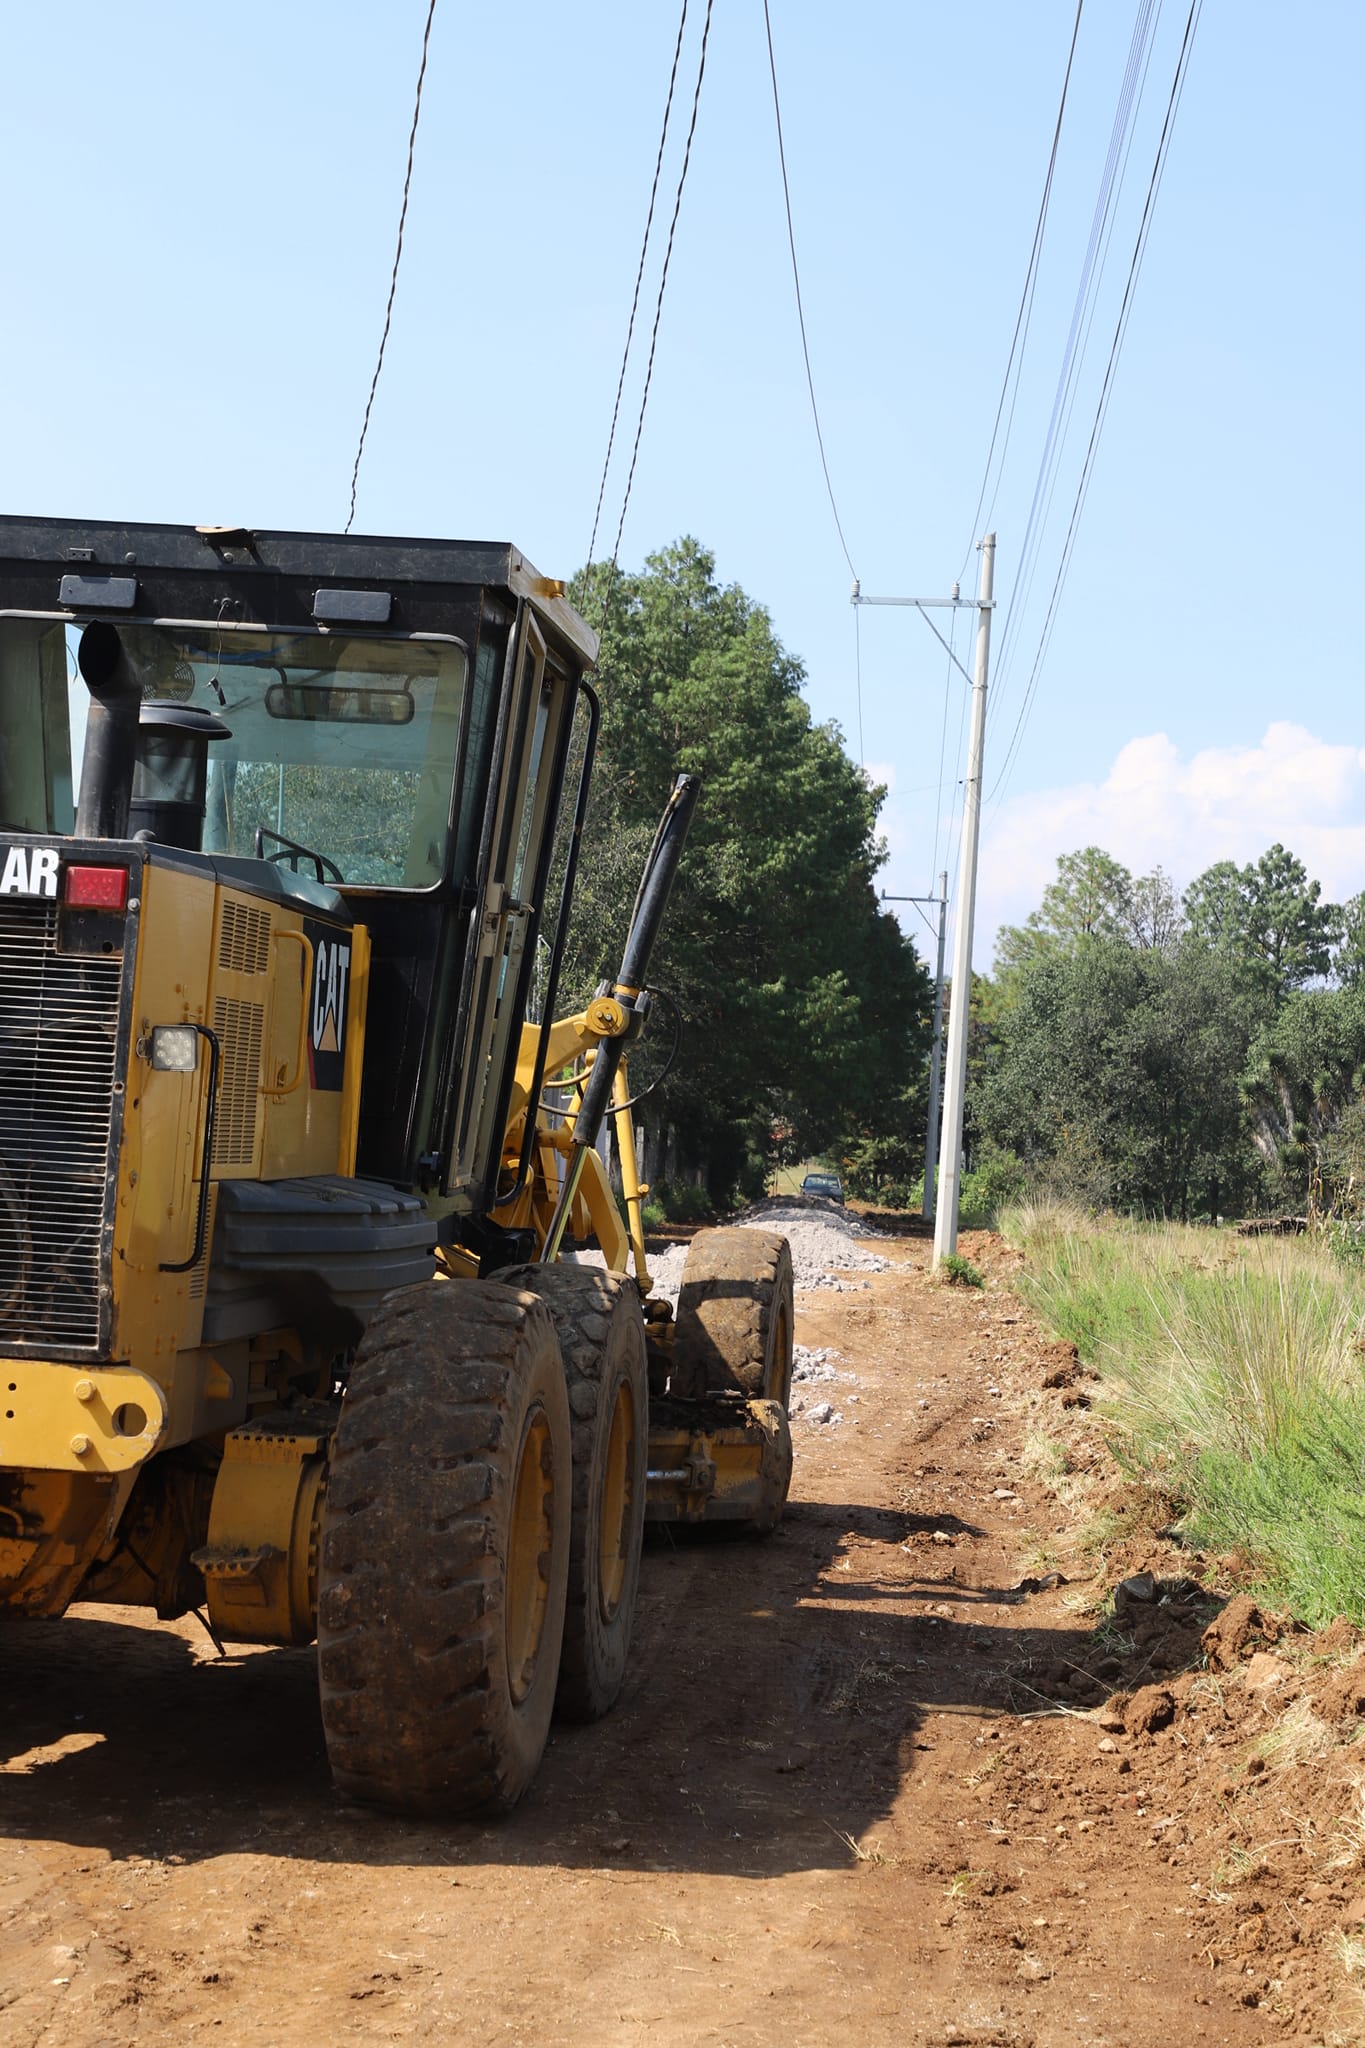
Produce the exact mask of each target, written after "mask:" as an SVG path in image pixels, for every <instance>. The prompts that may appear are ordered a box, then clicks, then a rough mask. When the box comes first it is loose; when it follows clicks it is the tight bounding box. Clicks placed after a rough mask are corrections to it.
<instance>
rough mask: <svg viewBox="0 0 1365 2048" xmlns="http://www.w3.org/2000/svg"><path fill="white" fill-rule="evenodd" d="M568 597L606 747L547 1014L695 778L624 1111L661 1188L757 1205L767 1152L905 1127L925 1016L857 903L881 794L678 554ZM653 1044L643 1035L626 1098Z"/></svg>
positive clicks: (766, 649)
mask: <svg viewBox="0 0 1365 2048" xmlns="http://www.w3.org/2000/svg"><path fill="white" fill-rule="evenodd" d="M571 594H572V597H573V601H574V603H575V604H576V605H577V607H578V609H579V610H580V611H581V612H582V614H583V616H584V617H585V618H586V619H587V620H588V621H589V623H590V624H591V625H593V626H594V627H597V626H599V625H600V626H601V629H602V651H601V657H600V663H599V678H598V680H599V687H600V691H601V697H602V733H601V740H600V744H599V752H598V761H597V767H596V772H595V775H594V779H593V795H592V807H591V812H590V816H589V820H588V825H587V829H586V831H585V834H584V851H583V857H582V867H581V871H580V878H579V886H578V889H577V892H576V899H575V912H574V920H573V925H572V929H571V941H570V948H569V954H568V958H567V962H566V976H565V986H564V989H563V991H562V992H561V993H562V995H564V996H567V997H568V998H569V1000H570V1002H578V1001H581V1000H583V999H584V998H585V997H586V995H587V994H589V993H591V990H592V988H593V987H594V986H595V984H596V982H597V980H598V979H599V977H600V976H602V975H604V974H609V973H612V972H613V971H614V969H615V966H616V964H617V962H618V959H619V953H620V946H621V941H622V938H623V935H624V931H625V926H626V921H627V918H628V915H629V910H630V905H631V901H632V898H633V894H634V889H635V884H636V881H637V880H638V877H639V872H640V868H641V866H642V863H643V861H644V858H645V854H646V852H647V850H648V846H649V841H650V838H651V835H652V833H653V831H654V827H655V824H656V822H657V819H658V815H659V810H660V808H661V805H662V802H663V799H664V797H665V795H666V794H667V791H668V789H669V787H670V785H671V782H672V778H673V776H674V774H675V773H677V772H679V771H684V770H685V771H689V772H693V773H697V774H699V775H700V776H701V777H702V781H703V791H702V799H701V805H700V808H699V810H698V813H697V817H696V822H695V824H694V825H693V828H692V834H691V838H690V840H689V843H688V848H687V852H686V855H685V858H684V861H683V866H682V870H681V873H680V875H679V880H678V884H677V888H676V891H675V895H674V899H673V904H672V907H671V910H670V913H669V917H668V921H667V924H666V927H665V930H664V934H663V937H662V940H661V943H660V947H659V952H658V954H657V956H656V959H655V962H654V966H653V970H652V978H653V979H655V980H656V981H657V982H658V983H659V984H660V985H661V986H663V987H664V988H666V989H668V990H670V991H671V992H672V994H673V996H674V998H675V999H676V1001H677V1004H678V1006H679V1009H680V1012H681V1016H682V1023H683V1032H684V1043H683V1047H682V1050H681V1054H680V1056H679V1058H678V1061H677V1063H676V1065H675V1066H674V1067H673V1068H672V1070H671V1071H670V1072H669V1073H668V1074H667V1075H666V1076H665V1077H664V1079H663V1080H662V1082H661V1083H660V1085H659V1086H658V1088H657V1089H656V1091H655V1092H654V1093H653V1094H652V1095H651V1096H650V1097H649V1098H648V1100H647V1101H646V1102H645V1103H643V1104H642V1105H641V1110H640V1115H641V1117H642V1118H643V1119H644V1120H645V1122H646V1125H647V1128H648V1130H649V1132H650V1134H651V1136H652V1138H653V1140H654V1145H653V1151H654V1157H655V1160H656V1161H657V1159H658V1157H659V1154H660V1151H661V1149H662V1148H663V1142H664V1141H665V1140H666V1142H667V1152H668V1157H669V1160H670V1163H671V1165H672V1166H673V1168H674V1170H675V1171H679V1172H687V1173H689V1174H692V1175H700V1176H702V1177H703V1178H704V1179H705V1180H706V1182H707V1184H708V1186H709V1188H710V1190H711V1193H712V1194H713V1196H715V1197H717V1198H722V1197H724V1196H726V1195H728V1194H730V1193H731V1192H733V1191H734V1190H735V1189H736V1188H747V1189H749V1190H750V1191H754V1190H756V1189H757V1188H759V1187H761V1185H762V1180H763V1175H764V1172H765V1169H766V1166H767V1164H768V1163H769V1162H770V1160H771V1159H772V1157H773V1156H774V1151H775V1149H776V1148H779V1147H780V1148H782V1149H784V1150H785V1151H786V1152H787V1154H788V1155H789V1156H793V1157H798V1158H799V1157H801V1156H803V1155H805V1154H808V1153H812V1152H821V1151H825V1150H827V1149H830V1148H835V1149H839V1148H843V1147H847V1146H850V1145H854V1144H858V1143H868V1142H871V1141H872V1140H873V1139H874V1138H875V1137H876V1136H877V1135H878V1134H880V1133H881V1132H882V1131H883V1130H884V1129H885V1128H886V1127H887V1125H888V1124H889V1123H891V1124H893V1123H895V1121H896V1120H897V1118H898V1117H903V1116H906V1115H908V1114H910V1113H911V1112H910V1111H909V1110H908V1109H907V1108H906V1105H905V1102H904V1100H903V1098H904V1096H905V1091H906V1089H907V1082H908V1079H910V1080H917V1079H918V1077H919V1076H921V1075H922V1074H923V1071H924V1067H925V1063H926V1057H927V1049H928V1038H929V1031H930V1018H931V1011H932V1000H933V992H932V987H931V984H930V981H929V977H928V976H927V974H926V972H925V969H924V967H923V965H922V963H921V962H920V961H919V959H918V958H917V956H916V954H915V950H914V948H913V946H912V945H911V944H910V942H909V941H908V940H907V939H906V938H905V937H904V936H903V935H902V933H901V930H900V926H899V924H898V923H897V922H896V920H895V919H894V918H893V917H891V916H890V915H888V914H887V913H886V912H884V911H883V910H882V909H881V908H880V905H879V903H878V898H877V892H876V889H875V887H874V876H875V875H876V872H877V870H878V868H879V866H880V865H881V862H882V859H883V857H884V855H883V848H882V846H881V843H880V841H879V839H878V837H877V813H878V809H879V807H880V804H881V802H882V799H883V796H884V794H885V792H884V791H883V790H881V789H878V788H876V787H874V786H872V785H870V784H869V782H868V780H867V778H866V776H865V775H864V774H863V773H862V771H861V770H860V769H859V768H858V767H857V766H856V765H855V763H853V762H852V761H851V760H850V759H849V757H848V755H847V754H846V753H845V751H844V748H843V745H842V741H841V738H840V734H839V731H838V728H837V727H836V726H835V725H833V724H828V725H821V724H817V723H815V722H814V721H813V720H812V718H811V715H810V711H809V708H808V706H807V704H806V702H805V700H804V699H803V697H802V696H801V694H800V691H801V683H802V681H803V679H804V670H803V668H802V665H801V663H800V662H799V661H798V660H797V659H796V658H795V657H794V656H792V655H791V654H789V653H788V652H787V651H786V649H785V648H784V647H783V646H782V644H781V642H780V640H779V639H778V638H777V636H776V634H775V632H774V630H773V625H772V621H771V619H770V618H769V615H768V613H767V612H766V611H765V610H764V608H763V606H762V605H760V604H757V603H755V602H754V600H753V599H752V598H750V597H748V596H747V595H746V594H745V592H744V591H743V590H741V589H740V588H739V587H738V585H736V584H722V583H720V582H718V581H717V578H716V569H715V561H714V558H713V556H712V555H710V554H709V553H708V552H707V551H706V549H704V548H703V547H701V546H700V545H699V544H698V543H697V542H696V541H694V540H689V539H684V540H681V541H679V542H678V543H676V545H674V546H672V547H669V548H666V549H664V550H662V551H661V552H660V553H658V554H655V555H651V556H650V557H649V558H648V561H647V563H646V566H645V568H644V569H643V570H642V571H641V572H640V573H639V574H636V575H625V574H615V575H613V574H612V573H611V572H609V571H608V569H607V568H606V567H605V565H598V564H595V565H593V566H592V567H591V568H590V569H588V570H586V571H584V572H582V573H581V574H580V575H579V576H578V577H577V578H576V579H575V582H574V585H573V587H572V592H571ZM561 1007H562V1004H561ZM668 1038H669V1031H668V1027H667V1024H666V1022H665V1020H664V1018H663V1017H662V1016H660V1017H659V1020H658V1022H657V1024H656V1025H655V1026H654V1027H653V1029H652V1032H651V1037H650V1041H649V1044H648V1047H647V1048H642V1049H641V1056H640V1058H639V1059H638V1060H637V1061H636V1062H635V1063H634V1066H633V1069H632V1073H633V1081H632V1085H635V1079H634V1077H635V1076H636V1075H639V1076H641V1077H644V1078H649V1077H650V1076H651V1075H652V1074H653V1073H656V1072H657V1071H658V1067H659V1063H660V1054H661V1049H662V1048H664V1047H666V1045H667V1041H668ZM653 1170H655V1171H657V1166H656V1167H655V1168H654V1169H653Z"/></svg>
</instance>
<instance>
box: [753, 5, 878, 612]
mask: <svg viewBox="0 0 1365 2048" xmlns="http://www.w3.org/2000/svg"><path fill="white" fill-rule="evenodd" d="M763 26H764V28H765V29H766V30H767V33H768V70H769V72H770V74H771V76H772V81H773V115H774V118H775V119H776V122H777V160H778V163H779V164H780V165H781V168H782V199H783V204H784V205H785V207H786V209H787V246H788V248H789V249H790V250H791V258H792V283H793V284H794V285H795V287H796V317H797V321H798V323H799V324H800V328H801V354H802V356H803V357H804V358H805V364H806V389H807V390H808V391H809V393H810V410H811V418H812V419H813V420H814V422H815V439H816V442H817V444H818V446H819V449H820V467H821V469H822V470H823V471H824V473H825V489H826V491H827V492H828V494H829V509H830V511H831V512H832V513H833V514H834V524H835V527H836V529H837V530H838V534H839V545H840V547H841V548H842V549H843V551H844V560H845V561H846V562H847V563H848V573H849V575H850V576H851V577H852V578H853V580H854V582H855V583H856V582H857V580H858V572H857V570H856V569H855V568H854V566H853V557H852V555H850V553H849V551H848V542H847V541H846V540H845V539H844V524H843V521H842V520H841V519H840V517H839V507H838V505H837V504H836V503H835V500H834V485H833V484H832V483H831V482H830V477H829V462H828V460H827V458H826V456H825V437H824V435H823V434H822V433H821V431H820V408H819V406H818V405H817V404H816V402H815V379H814V377H813V376H812V375H811V367H810V344H809V343H808V342H807V340H806V312H805V307H804V306H803V305H802V303H801V272H800V270H799V268H798V267H797V261H796V231H795V229H794V228H793V227H792V196H791V188H790V186H789V185H788V183H787V152H786V149H785V148H784V146H783V142H782V102H781V100H780V98H779V97H778V91H777V59H776V58H775V57H774V55H773V24H772V17H771V15H770V14H769V11H768V0H763Z"/></svg>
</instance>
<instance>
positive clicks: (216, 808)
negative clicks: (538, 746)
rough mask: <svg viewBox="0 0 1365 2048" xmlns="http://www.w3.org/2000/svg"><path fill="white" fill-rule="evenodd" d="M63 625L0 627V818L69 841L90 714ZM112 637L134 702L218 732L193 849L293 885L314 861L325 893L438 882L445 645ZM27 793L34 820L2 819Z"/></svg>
mask: <svg viewBox="0 0 1365 2048" xmlns="http://www.w3.org/2000/svg"><path fill="white" fill-rule="evenodd" d="M80 630H81V629H80V628H79V627H78V626H71V625H66V624H56V625H54V624H52V623H51V622H49V621H38V620H29V619H6V620H3V621H0V697H2V698H3V709H4V713H5V717H4V721H3V727H4V730H5V733H6V743H0V822H5V823H13V824H17V825H20V826H21V827H23V828H24V829H28V830H42V829H44V828H46V829H49V830H52V829H55V830H58V831H62V830H66V831H69V830H70V829H71V823H70V819H71V805H72V796H73V790H74V789H75V788H76V787H77V786H78V785H79V781H80V764H81V755H82V750H83V741H84V733H85V716H86V707H87V705H88V702H89V699H88V695H87V692H86V688H85V685H84V683H83V682H82V681H81V679H80V676H79V674H78V673H77V670H76V649H77V645H78V642H79V637H80ZM118 634H119V638H120V640H121V641H122V642H123V646H124V651H125V653H126V655H127V658H128V661H129V663H130V665H131V667H132V669H133V671H134V673H135V674H136V676H137V677H138V680H139V682H140V683H141V685H142V694H143V697H144V699H159V700H161V701H163V702H165V701H167V700H170V701H174V702H180V703H186V704H192V705H195V706H197V707H198V708H200V709H202V710H205V711H212V712H214V713H216V714H217V716H218V717H219V718H221V719H222V721H223V723H224V724H225V725H226V726H227V728H228V731H229V734H230V737H229V738H227V739H218V740H214V741H213V742H212V744H211V746H210V748H209V775H208V795H207V811H206V816H205V819H204V849H205V851H206V852H210V853H232V854H242V855H247V856H251V855H253V854H263V855H264V856H265V858H267V859H274V860H278V861H282V862H284V863H285V864H286V865H289V866H294V867H299V868H302V869H303V870H304V871H305V872H313V871H314V869H315V867H316V865H317V864H318V863H319V862H320V863H321V865H322V869H323V872H324V873H325V876H326V879H328V880H329V881H337V880H340V881H344V882H347V883H352V884H359V885H361V886H365V885H369V886H371V887H380V888H389V889H392V888H408V889H422V888H429V887H430V886H431V885H432V884H433V883H435V882H438V881H439V880H440V879H441V876H442V874H443V873H444V871H445V866H446V855H447V848H448V841H449V836H450V821H451V790H452V784H453V780H454V771H455V758H456V751H457V746H458V741H459V729H460V715H461V709H462V706H463V701H464V692H465V686H466V661H465V652H464V649H463V648H462V647H461V646H460V645H459V643H458V642H456V641H453V640H448V639H384V638H380V637H373V636H369V635H365V634H348V633H346V632H344V631H338V632H332V633H265V632H243V631H237V630H233V629H231V628H224V629H222V630H219V629H217V628H212V627H181V626H148V625H141V624H133V623H132V622H127V623H124V622H122V621H120V622H119V625H118ZM25 733H26V734H27V738H26V739H25V737H24V734H25ZM7 755H8V759H7V758H6V756H7ZM40 763H41V780H39V779H38V778H37V777H35V776H33V773H32V771H33V770H34V769H36V768H38V767H39V764H40ZM7 783H13V784H14V785H15V787H14V789H13V790H11V791H8V792H7V789H6V784H7ZM21 785H23V786H24V788H25V789H26V790H27V792H28V794H27V795H25V796H21V794H20V786H21ZM40 789H41V790H42V791H43V794H44V795H45V797H46V803H45V805H44V809H45V810H46V813H47V815H46V817H45V818H43V819H41V820H39V819H37V818H36V817H35V818H34V819H33V820H31V821H30V819H29V818H28V816H27V815H25V816H22V817H21V816H19V815H17V814H16V815H13V816H10V815H8V814H9V813H11V812H15V813H17V812H18V811H24V812H25V813H27V811H29V810H32V809H33V808H34V799H35V798H36V797H37V795H38V792H39V790H40ZM11 799H12V800H11Z"/></svg>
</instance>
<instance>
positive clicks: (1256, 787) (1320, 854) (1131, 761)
mask: <svg viewBox="0 0 1365 2048" xmlns="http://www.w3.org/2000/svg"><path fill="white" fill-rule="evenodd" d="M1276 840H1280V841H1281V842H1282V843H1283V844H1284V845H1285V846H1287V847H1289V849H1290V850H1291V852H1293V853H1296V854H1297V855H1298V856H1299V858H1300V860H1302V861H1303V863H1304V865H1305V866H1306V867H1307V869H1308V872H1309V874H1310V875H1311V876H1313V877H1314V878H1315V879H1316V880H1317V881H1319V882H1321V883H1322V887H1323V893H1324V894H1325V895H1326V896H1328V897H1331V898H1332V899H1333V900H1335V901H1337V902H1340V901H1341V900H1342V898H1343V897H1346V896H1352V895H1355V894H1356V892H1357V891H1358V890H1361V889H1365V749H1362V748H1359V747H1352V746H1337V745H1333V744H1332V743H1331V742H1329V741H1327V740H1323V739H1319V738H1318V737H1317V736H1316V734H1314V733H1311V732H1310V731H1309V730H1308V728H1307V727H1306V726H1302V725H1296V724H1293V723H1292V722H1291V721H1289V720H1287V719H1282V720H1277V721H1276V722H1275V723H1274V724H1273V725H1270V726H1268V727H1267V728H1266V732H1265V735H1264V737H1263V738H1262V739H1261V740H1260V741H1259V743H1258V744H1256V745H1254V746H1227V747H1206V748H1205V749H1204V750H1203V751H1202V752H1200V753H1197V754H1194V755H1192V756H1190V757H1189V758H1188V759H1185V758H1182V756H1181V754H1180V752H1179V749H1178V748H1177V747H1176V746H1175V745H1174V743H1173V742H1172V741H1171V740H1170V739H1169V738H1168V737H1167V735H1166V734H1165V733H1150V734H1147V735H1145V736H1143V737H1140V738H1137V739H1132V740H1129V741H1128V743H1127V745H1126V746H1124V747H1123V748H1121V749H1120V751H1119V753H1118V755H1117V756H1116V758H1115V760H1114V763H1113V765H1112V767H1111V768H1110V770H1109V773H1108V774H1107V775H1106V776H1105V778H1104V780H1103V781H1102V782H1080V783H1074V784H1072V785H1071V786H1070V787H1068V788H1062V789H1050V790H1038V791H1033V792H1030V793H1029V794H1028V795H1024V796H1017V797H1013V798H1010V799H1008V800H1007V801H1006V802H1005V803H1004V804H1002V805H1001V806H1000V808H999V810H997V811H996V812H994V813H993V814H989V813H988V815H987V817H986V819H985V820H984V822H983V827H982V836H981V865H980V872H979V881H978V892H977V918H976V944H975V946H974V948H973V951H974V954H975V958H976V963H977V965H978V966H979V967H984V966H987V965H988V964H989V962H990V958H991V954H992V951H993V948H994V944H995V933H996V930H997V928H998V927H999V926H1000V925H1002V924H1017V923H1018V922H1019V921H1020V920H1021V919H1022V918H1024V917H1026V916H1027V915H1028V913H1029V911H1030V910H1033V909H1034V908H1036V906H1037V904H1038V901H1039V899H1040V897H1041V896H1042V893H1043V890H1044V889H1045V888H1046V886H1047V884H1048V883H1049V882H1050V881H1051V880H1052V878H1053V876H1054V874H1055V872H1056V863H1057V857H1058V855H1059V854H1063V853H1072V852H1074V851H1075V850H1076V849H1077V848H1078V847H1082V846H1092V845H1093V846H1102V847H1103V848H1104V849H1105V851H1106V852H1107V853H1111V854H1113V856H1114V858H1115V859H1116V860H1120V861H1122V862H1123V863H1124V865H1125V866H1126V867H1129V868H1131V869H1132V870H1133V871H1134V873H1137V874H1145V873H1147V872H1149V871H1150V870H1151V869H1152V868H1154V867H1157V866H1161V867H1163V868H1165V870H1166V872H1167V874H1169V875H1170V876H1171V878H1172V880H1173V881H1174V882H1175V884H1176V886H1177V888H1183V887H1184V886H1185V884H1186V883H1187V882H1189V881H1191V880H1192V879H1193V877H1194V876H1195V875H1197V874H1199V873H1201V872H1202V870H1203V869H1204V868H1206V867H1208V866H1209V865H1210V864H1211V863H1212V862H1213V861H1216V860H1235V861H1237V862H1238V863H1242V862H1246V861H1249V860H1255V859H1256V858H1257V856H1258V855H1259V854H1261V853H1263V852H1264V851H1265V849H1266V848H1267V847H1268V846H1270V845H1272V844H1273V843H1274V842H1275V841H1276Z"/></svg>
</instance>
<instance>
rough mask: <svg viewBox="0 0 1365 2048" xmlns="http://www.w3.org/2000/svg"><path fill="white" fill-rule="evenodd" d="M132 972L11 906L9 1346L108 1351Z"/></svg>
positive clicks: (5, 956) (36, 912) (6, 1163)
mask: <svg viewBox="0 0 1365 2048" xmlns="http://www.w3.org/2000/svg"><path fill="white" fill-rule="evenodd" d="M122 972H123V962H122V960H121V959H119V958H118V957H117V956H111V957H110V958H107V959H104V958H100V957H95V958H91V957H90V956H89V955H80V954H64V953H59V952H58V951H57V906H56V904H55V903H46V902H42V901H32V900H24V899H21V900H19V901H17V902H16V901H14V900H9V901H5V900H3V899H0V1350H3V1349H5V1348H13V1349H15V1350H19V1351H27V1352H34V1351H39V1352H41V1351H42V1350H44V1349H47V1348H52V1349H58V1350H90V1349H94V1348H96V1347H97V1346H98V1344H99V1339H100V1292H99V1288H100V1278H101V1275H100V1238H101V1225H102V1223H103V1220H104V1213H105V1199H106V1182H107V1175H108V1169H109V1154H110V1142H111V1130H112V1121H113V1091H114V1082H115V1078H116V1076H115V1061H116V1052H117V1039H118V1005H119V988H120V982H121V979H122Z"/></svg>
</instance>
